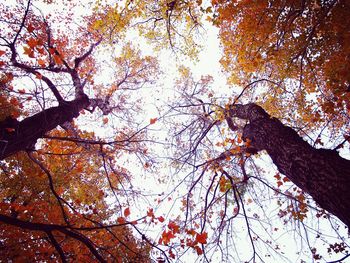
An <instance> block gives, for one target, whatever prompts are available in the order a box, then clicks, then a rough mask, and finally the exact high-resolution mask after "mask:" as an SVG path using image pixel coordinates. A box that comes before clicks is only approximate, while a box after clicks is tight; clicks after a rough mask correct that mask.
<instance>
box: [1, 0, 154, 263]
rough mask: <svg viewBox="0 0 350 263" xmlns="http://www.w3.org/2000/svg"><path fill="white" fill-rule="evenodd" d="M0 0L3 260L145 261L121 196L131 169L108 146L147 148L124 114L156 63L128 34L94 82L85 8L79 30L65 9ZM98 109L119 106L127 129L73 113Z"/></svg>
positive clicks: (144, 246) (94, 43) (94, 42)
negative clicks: (108, 69)
mask: <svg viewBox="0 0 350 263" xmlns="http://www.w3.org/2000/svg"><path fill="white" fill-rule="evenodd" d="M71 8H74V5H73V6H71ZM0 9H1V12H2V19H1V23H2V25H1V26H2V32H1V47H2V49H1V51H0V55H1V59H2V60H1V67H2V69H1V94H0V95H1V109H2V111H1V117H0V120H1V124H0V126H1V149H0V150H1V154H0V156H1V159H5V161H4V162H2V163H1V179H0V181H1V191H0V197H1V208H0V210H1V212H0V213H1V216H0V221H1V222H2V223H3V224H1V231H0V232H1V250H2V251H3V252H2V253H1V259H2V260H5V261H6V260H17V261H18V260H19V261H23V260H27V259H28V258H30V259H31V260H35V261H36V260H39V261H40V260H48V259H51V260H53V261H62V262H67V261H72V260H73V261H95V260H97V261H100V262H106V261H108V260H112V261H115V262H125V260H126V259H127V260H130V261H138V262H149V261H150V255H149V253H150V248H151V247H150V244H149V243H147V242H146V241H145V240H147V239H146V238H144V239H143V240H141V239H140V238H138V239H136V237H134V236H133V232H132V230H131V227H130V226H132V228H137V227H136V224H137V221H138V220H139V219H137V218H135V220H133V221H132V222H133V223H131V219H130V217H129V215H130V209H129V207H128V204H127V203H125V201H122V199H123V196H125V195H126V192H125V190H123V188H124V185H127V184H128V180H130V174H129V171H128V170H127V169H125V167H122V166H119V165H118V164H117V163H116V158H118V157H119V156H118V155H117V154H115V151H116V150H117V151H118V152H119V154H121V153H123V152H124V151H125V152H129V153H131V152H134V153H137V152H138V151H139V152H140V153H141V154H142V153H143V154H142V155H143V156H144V158H146V156H147V154H146V150H144V149H142V147H143V146H142V137H143V136H144V134H143V132H142V130H137V132H138V133H134V132H135V131H133V125H134V122H133V120H132V117H130V115H128V114H131V110H130V112H129V113H128V114H126V115H124V116H123V113H124V112H125V111H126V110H125V109H126V108H128V107H129V102H128V101H126V99H127V98H128V96H129V94H128V93H130V91H134V90H137V89H138V88H140V87H141V86H142V85H144V84H145V83H148V82H150V81H151V79H150V76H151V75H153V74H155V72H156V71H157V63H156V61H155V59H153V58H151V57H147V56H146V57H142V56H141V53H140V52H139V51H137V49H135V48H134V47H132V46H131V45H130V44H128V43H126V44H125V46H124V48H123V50H122V52H121V54H120V56H118V57H116V58H115V60H114V63H116V65H117V66H118V67H117V68H116V69H115V71H114V72H113V71H112V74H113V73H114V76H115V78H114V79H113V82H112V83H109V86H108V87H104V88H103V90H102V91H101V90H100V88H101V87H100V86H99V85H98V83H94V81H95V80H94V78H93V77H92V76H93V75H94V74H95V73H97V72H98V67H97V62H96V60H95V59H94V58H93V57H92V53H93V52H95V49H96V48H97V47H98V46H99V45H100V44H102V43H103V40H104V36H103V34H100V33H98V32H97V31H94V30H92V29H91V30H90V29H89V24H88V22H87V21H90V22H92V21H91V17H86V18H84V22H85V24H86V25H87V27H86V28H77V29H76V28H72V27H70V26H73V24H72V23H71V24H69V26H68V25H65V24H63V23H62V22H64V21H66V20H69V19H72V17H71V16H70V15H69V14H67V16H64V14H63V13H58V16H56V17H55V16H52V14H51V16H50V15H49V16H45V15H44V14H42V13H40V11H39V10H38V9H37V8H36V7H35V5H34V4H33V3H32V2H31V1H28V2H27V3H25V4H20V3H18V4H14V5H13V6H6V4H1V6H0ZM72 35H75V36H76V38H75V39H73V38H71V36H72ZM79 38H84V39H85V40H86V41H84V42H81V41H80V40H79ZM92 86H94V90H95V93H96V94H97V95H94V94H93V92H92ZM124 86H125V87H124ZM117 89H118V90H117ZM116 100H117V103H118V104H117V103H116V102H115V101H116ZM129 101H130V103H133V102H132V99H130V100H129ZM97 108H98V109H99V110H100V113H99V115H108V114H110V113H111V112H112V111H113V112H114V114H118V112H119V113H120V115H121V116H122V117H123V119H124V120H125V123H124V125H125V126H126V127H127V128H126V127H123V125H122V124H121V125H120V132H115V133H114V134H112V135H111V137H112V138H113V140H111V141H110V142H105V141H102V140H100V139H99V138H98V136H96V135H95V134H94V133H93V132H88V131H86V130H85V131H83V130H80V129H79V127H78V125H76V124H74V122H73V121H74V119H76V118H77V117H79V116H80V115H81V114H83V111H84V110H85V111H88V112H91V113H93V112H94V111H96V109H97ZM133 110H134V111H135V112H136V111H137V107H133ZM101 119H102V120H103V125H104V124H106V123H107V122H108V118H107V117H104V118H101ZM39 139H40V141H38V140H39ZM133 140H134V141H133ZM133 144H137V145H138V147H137V148H135V150H133V149H132V148H133V147H134V146H133ZM125 154H126V153H125ZM126 155H127V154H126ZM131 195H132V193H128V196H131ZM108 199H109V200H111V199H112V200H113V199H114V202H113V203H112V204H111V203H108V201H107V200H108ZM116 202H117V203H118V205H115V203H116ZM116 211H117V212H116ZM116 215H119V216H118V217H116ZM140 233H141V232H140Z"/></svg>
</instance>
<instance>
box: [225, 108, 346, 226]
mask: <svg viewBox="0 0 350 263" xmlns="http://www.w3.org/2000/svg"><path fill="white" fill-rule="evenodd" d="M229 115H230V116H231V117H238V118H241V119H246V120H249V124H247V125H246V126H245V127H244V129H243V139H244V140H246V139H250V140H251V147H253V148H255V150H256V151H262V150H266V152H267V153H268V154H269V155H270V157H271V159H272V161H273V162H274V164H275V165H276V166H277V168H278V170H279V171H280V172H281V173H282V174H284V175H285V176H287V177H288V178H289V179H290V180H291V181H292V182H293V183H294V184H296V185H297V186H298V187H300V188H301V189H302V190H303V191H304V192H306V193H308V194H309V195H311V196H312V198H313V199H314V200H315V201H316V202H317V203H318V205H319V206H320V207H322V208H323V209H325V210H327V211H328V212H330V213H332V214H333V215H335V216H337V217H338V218H339V219H340V220H341V221H343V222H344V223H345V224H346V225H347V226H348V227H349V226H350V161H349V160H346V159H343V158H341V157H340V156H339V155H338V153H337V152H336V151H333V150H326V149H315V148H313V147H312V146H311V145H309V144H308V143H307V142H305V141H304V140H303V139H302V138H301V137H300V136H299V135H298V134H297V133H296V132H295V131H294V130H293V129H292V128H290V127H287V126H285V125H283V124H282V123H281V122H280V121H279V120H278V119H276V118H271V117H270V116H269V115H268V114H267V113H266V112H265V110H264V109H263V108H261V107H260V106H258V105H256V104H253V103H250V104H246V105H235V106H233V108H232V109H231V110H230V111H229Z"/></svg>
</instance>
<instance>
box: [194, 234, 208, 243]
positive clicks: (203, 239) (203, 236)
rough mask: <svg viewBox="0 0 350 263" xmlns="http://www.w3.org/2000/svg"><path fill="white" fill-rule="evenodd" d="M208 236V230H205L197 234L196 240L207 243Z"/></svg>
mask: <svg viewBox="0 0 350 263" xmlns="http://www.w3.org/2000/svg"><path fill="white" fill-rule="evenodd" d="M207 238H208V234H207V233H206V232H203V233H202V234H197V235H196V241H197V242H198V243H201V244H203V245H204V244H206V243H207Z"/></svg>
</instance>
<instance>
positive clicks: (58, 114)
mask: <svg viewBox="0 0 350 263" xmlns="http://www.w3.org/2000/svg"><path fill="white" fill-rule="evenodd" d="M87 106H89V98H88V97H87V96H86V95H85V96H81V97H79V98H77V99H75V100H73V101H64V102H61V103H60V104H59V105H58V106H57V107H52V108H49V109H46V110H43V111H41V112H39V113H37V114H35V115H33V116H31V117H28V118H26V119H24V120H22V121H20V122H18V121H17V120H15V119H10V118H7V119H5V120H4V121H2V122H0V160H2V159H4V158H6V157H8V156H10V155H12V154H14V153H16V152H19V151H23V150H28V149H29V150H30V149H33V147H34V146H35V143H36V141H37V140H38V139H39V138H42V137H43V136H44V135H45V134H46V133H47V132H49V131H51V130H52V129H54V128H56V127H57V126H59V125H62V124H63V123H65V122H67V121H72V120H73V118H76V117H77V116H79V112H80V111H81V110H82V109H84V108H85V107H87Z"/></svg>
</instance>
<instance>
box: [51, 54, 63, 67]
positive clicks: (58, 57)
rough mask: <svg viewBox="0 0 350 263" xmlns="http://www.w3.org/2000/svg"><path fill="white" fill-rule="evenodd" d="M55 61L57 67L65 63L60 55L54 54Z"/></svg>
mask: <svg viewBox="0 0 350 263" xmlns="http://www.w3.org/2000/svg"><path fill="white" fill-rule="evenodd" d="M53 60H54V61H55V63H56V64H57V65H61V64H62V63H63V62H62V59H61V58H60V56H59V55H56V54H54V55H53Z"/></svg>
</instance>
